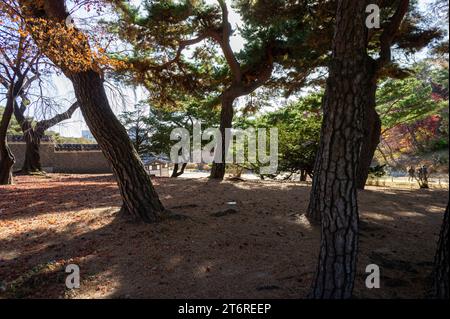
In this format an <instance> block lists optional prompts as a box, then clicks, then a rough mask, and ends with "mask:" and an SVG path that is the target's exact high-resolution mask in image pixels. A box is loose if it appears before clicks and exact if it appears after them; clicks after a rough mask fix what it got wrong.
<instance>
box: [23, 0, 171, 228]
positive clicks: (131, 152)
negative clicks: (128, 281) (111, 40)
mask: <svg viewBox="0 0 450 319" xmlns="http://www.w3.org/2000/svg"><path fill="white" fill-rule="evenodd" d="M19 3H20V4H21V8H22V11H23V12H22V14H24V15H25V16H26V17H27V18H39V19H44V20H46V21H50V20H53V21H57V22H60V23H61V24H62V25H65V20H66V18H67V16H68V15H69V14H68V12H67V8H66V7H65V2H64V1H63V0H44V1H41V2H40V3H36V2H33V1H30V0H19ZM30 23H31V24H32V26H33V24H34V25H36V24H37V22H34V21H31V22H30ZM49 25H50V26H51V25H52V24H51V23H50V24H49ZM32 26H31V27H32ZM38 26H41V27H42V23H39V25H38ZM44 27H45V25H44ZM30 29H31V34H32V36H35V40H36V42H37V45H38V46H41V47H43V48H44V49H43V52H44V53H49V56H48V57H49V58H50V59H51V60H53V62H55V63H56V64H57V65H58V66H59V67H60V68H61V70H62V71H63V72H64V74H65V75H66V76H67V77H68V78H69V79H70V80H71V82H72V84H73V87H74V91H75V95H76V97H77V101H78V102H79V103H80V109H81V112H82V114H83V116H84V119H85V120H86V123H87V125H88V127H89V129H90V130H91V132H92V134H93V135H94V137H95V139H96V140H97V142H98V144H99V146H100V148H101V149H102V151H103V154H104V155H105V157H106V159H107V160H108V162H109V163H110V165H111V167H112V170H113V172H114V175H115V177H116V180H117V184H118V186H119V190H120V194H121V196H122V200H123V206H122V212H124V213H127V214H130V215H131V216H133V217H134V218H136V219H137V220H140V221H144V222H147V223H151V222H157V221H160V220H161V219H162V217H163V214H162V213H163V212H164V211H165V209H164V207H163V205H162V203H161V202H160V200H159V198H158V195H157V193H156V191H155V189H154V188H153V185H152V182H151V180H150V176H149V175H148V174H147V172H146V171H145V168H144V165H143V163H142V161H141V159H140V158H139V155H138V154H137V152H136V150H135V149H134V147H133V144H132V143H131V140H130V138H129V136H128V134H127V132H126V130H125V128H124V127H123V126H122V124H121V123H120V122H119V120H118V119H117V118H116V116H115V115H114V113H113V111H112V110H111V107H110V105H109V101H108V98H107V96H106V92H105V87H104V82H103V79H102V77H101V76H100V73H99V72H100V71H99V70H97V68H96V66H95V65H94V66H88V67H87V68H86V69H87V70H83V69H77V68H72V67H71V64H70V62H68V61H63V62H61V61H60V60H59V58H60V57H59V56H55V55H54V53H52V52H48V50H45V48H46V46H47V45H49V41H45V39H44V40H43V39H42V38H40V37H42V35H44V36H45V33H42V32H41V33H40V34H37V33H35V31H33V30H32V28H30ZM50 31H52V30H50ZM53 31H54V30H53ZM61 31H64V30H61ZM76 35H77V36H78V38H79V39H78V40H77V41H76V42H73V43H69V44H70V45H71V46H72V47H73V48H72V49H74V50H78V51H79V52H80V53H81V54H91V50H90V48H89V43H88V41H87V39H86V37H85V35H84V34H83V33H81V32H78V33H76ZM47 40H50V39H47ZM53 49H54V48H53ZM60 53H61V54H63V52H60Z"/></svg>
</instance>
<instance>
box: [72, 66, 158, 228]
mask: <svg viewBox="0 0 450 319" xmlns="http://www.w3.org/2000/svg"><path fill="white" fill-rule="evenodd" d="M69 78H70V80H71V81H72V83H73V86H74V90H75V94H76V97H77V100H78V101H79V102H80V104H81V105H80V109H81V112H82V113H83V116H84V119H85V120H86V123H87V125H88V127H89V129H90V130H91V132H92V134H93V135H94V137H95V139H96V140H97V142H98V144H99V146H100V148H101V149H102V151H103V153H104V154H105V156H106V158H107V159H108V161H109V162H110V164H111V166H112V169H113V171H114V174H115V176H116V179H117V183H118V185H119V189H120V193H121V195H122V199H123V207H122V211H123V212H124V213H127V214H131V215H132V216H134V217H135V218H136V219H138V220H142V221H144V222H148V223H151V222H157V221H159V220H161V217H162V216H161V214H162V213H163V212H164V207H163V205H162V204H161V202H160V200H159V198H158V195H157V193H156V191H155V189H154V188H153V185H152V182H151V180H150V176H149V175H148V174H147V172H146V171H145V168H144V165H143V164H142V162H141V160H140V158H139V155H138V154H137V152H136V150H135V149H134V147H133V144H132V143H131V141H130V138H129V137H128V135H127V132H126V130H125V128H124V127H123V126H122V124H121V123H120V122H119V120H118V119H117V118H116V116H115V115H114V113H113V112H112V110H111V107H110V106H109V102H108V99H107V96H106V93H105V89H104V86H103V80H102V79H101V78H100V75H99V74H98V73H96V72H93V71H87V72H79V73H76V74H69Z"/></svg>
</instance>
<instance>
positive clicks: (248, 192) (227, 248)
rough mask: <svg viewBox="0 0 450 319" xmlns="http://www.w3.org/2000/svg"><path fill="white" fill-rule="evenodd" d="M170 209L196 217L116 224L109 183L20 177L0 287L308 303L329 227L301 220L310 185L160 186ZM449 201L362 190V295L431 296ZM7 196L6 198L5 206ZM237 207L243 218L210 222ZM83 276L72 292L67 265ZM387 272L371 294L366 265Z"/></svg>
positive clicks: (19, 291)
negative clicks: (433, 266) (232, 205)
mask: <svg viewBox="0 0 450 319" xmlns="http://www.w3.org/2000/svg"><path fill="white" fill-rule="evenodd" d="M155 186H156V188H157V191H158V193H159V195H160V198H161V200H162V201H163V203H164V204H165V206H166V207H167V208H169V209H171V210H173V211H175V212H177V213H182V214H184V215H186V216H188V217H189V218H188V219H186V220H183V221H167V222H164V223H161V224H156V225H142V224H136V223H131V222H129V221H126V220H123V219H121V218H118V214H117V212H118V209H119V207H120V204H121V202H120V197H119V194H118V190H117V187H116V185H115V183H114V181H113V179H112V177H111V176H61V175H52V178H50V179H33V180H30V179H29V178H27V177H21V178H20V179H19V180H18V183H17V185H15V186H10V187H3V188H0V196H1V198H2V201H1V203H0V281H1V282H2V283H3V285H4V287H5V288H6V291H4V292H3V296H4V297H16V298H41V297H45V298H49V297H50V298H51V297H53V298H59V297H66V298H303V297H305V296H306V294H307V292H308V288H309V285H310V282H311V280H312V276H313V274H314V270H315V265H316V262H317V255H318V249H319V240H320V238H319V237H320V234H319V228H318V227H315V226H312V225H310V224H309V223H308V222H307V220H306V219H305V218H304V217H303V216H302V214H303V213H304V212H305V210H306V207H307V201H308V195H309V187H305V186H303V185H300V184H291V183H275V182H258V181H254V182H237V183H232V182H224V183H218V182H215V181H208V180H206V179H199V180H173V179H156V180H155ZM447 196H448V195H447V194H446V193H445V192H442V191H403V190H398V189H396V190H390V191H389V190H388V191H387V190H383V191H381V190H376V189H374V188H371V189H370V190H368V191H366V192H364V193H361V194H360V210H361V219H362V222H361V249H360V251H361V253H360V256H359V265H358V280H357V283H356V289H355V295H356V297H359V298H415V297H418V298H420V297H422V296H423V295H424V291H425V287H426V277H427V275H428V273H429V272H430V270H431V261H432V259H433V253H434V249H435V241H436V238H437V234H438V231H439V227H440V223H441V218H442V215H443V209H444V207H445V205H446V203H447ZM3 199H5V200H3ZM230 201H236V202H237V207H238V212H237V213H236V214H231V215H225V216H222V217H214V216H212V215H213V214H214V213H216V212H218V211H221V210H223V209H224V208H226V207H227V205H226V203H227V202H230ZM71 263H74V264H77V265H79V266H80V269H81V280H82V282H81V288H80V289H79V290H74V291H69V290H67V289H66V288H65V285H64V281H65V277H66V275H67V274H65V273H64V269H65V267H66V265H68V264H71ZM370 263H376V264H378V265H379V266H380V267H381V269H382V288H381V289H379V290H367V289H366V288H365V286H364V277H365V274H364V270H365V267H366V265H368V264H370Z"/></svg>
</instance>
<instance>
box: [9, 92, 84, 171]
mask: <svg viewBox="0 0 450 319" xmlns="http://www.w3.org/2000/svg"><path fill="white" fill-rule="evenodd" d="M22 100H24V98H23V99H22ZM22 102H23V101H22ZM78 107H79V104H78V102H75V103H73V104H72V105H71V107H70V108H69V109H67V111H65V112H63V113H60V114H57V115H55V116H54V117H52V118H51V119H48V120H43V121H39V122H37V123H36V125H35V126H34V127H33V124H32V121H30V120H28V119H27V118H26V117H25V115H24V112H25V105H24V104H23V103H22V104H21V105H20V106H19V105H18V103H17V102H14V115H15V117H16V120H17V122H19V124H20V127H21V129H22V132H23V137H24V139H25V142H26V150H25V160H24V162H23V165H22V170H21V173H23V174H30V173H36V172H41V171H42V165H41V156H40V153H39V150H40V145H41V139H42V138H43V137H44V134H45V131H46V130H48V129H49V128H50V127H52V126H54V125H56V124H58V123H60V122H62V121H64V120H67V119H70V118H71V117H72V114H73V113H74V112H75V110H76V109H77V108H78Z"/></svg>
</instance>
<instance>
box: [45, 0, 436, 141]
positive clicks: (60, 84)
mask: <svg viewBox="0 0 450 319" xmlns="http://www.w3.org/2000/svg"><path fill="white" fill-rule="evenodd" d="M136 1H139V0H134V2H136ZM206 1H207V2H211V3H215V2H216V0H206ZM431 2H432V0H419V5H420V8H421V9H422V10H423V11H425V10H426V8H427V5H428V4H429V3H431ZM74 15H75V16H76V17H84V16H86V15H87V14H86V12H83V11H82V10H78V11H77V12H75V14H74ZM229 19H230V22H231V24H232V25H233V26H237V25H239V24H240V23H241V21H240V17H239V15H238V14H237V13H236V12H234V11H233V10H232V9H230V17H229ZM243 47H244V43H243V40H242V38H240V37H239V36H238V35H237V36H234V37H233V39H232V48H233V50H234V51H235V52H238V51H239V50H241V49H242V48H243ZM51 82H52V83H51V86H50V88H49V90H48V91H49V92H48V93H49V95H50V96H54V97H56V98H58V99H59V100H61V102H62V104H63V105H66V107H68V106H69V105H70V104H71V102H73V101H74V100H75V97H74V93H73V88H72V84H71V82H70V81H69V80H68V79H67V78H65V77H64V76H63V75H60V76H56V75H55V76H53V77H52V79H51ZM123 92H124V93H125V95H126V96H127V102H126V105H123V104H122V103H117V102H116V99H114V98H112V96H111V94H109V97H110V101H111V103H112V107H113V110H114V112H115V113H116V114H119V113H120V112H122V111H123V110H124V109H125V108H126V109H128V110H130V109H133V107H134V104H136V102H138V101H139V100H141V99H144V98H145V94H146V93H145V91H144V90H143V89H137V90H136V91H135V90H132V89H131V88H128V89H125V90H123ZM86 129H87V126H86V123H85V122H84V120H83V117H82V115H81V112H80V111H79V110H78V111H76V112H75V113H74V115H73V116H72V118H71V119H70V120H67V121H64V122H62V123H60V124H59V125H57V126H55V127H53V128H52V130H53V131H55V132H58V133H60V134H61V135H63V136H73V137H80V136H81V131H82V130H86Z"/></svg>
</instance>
